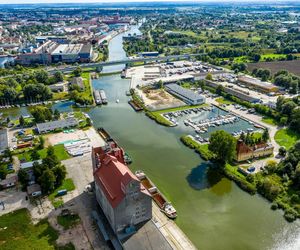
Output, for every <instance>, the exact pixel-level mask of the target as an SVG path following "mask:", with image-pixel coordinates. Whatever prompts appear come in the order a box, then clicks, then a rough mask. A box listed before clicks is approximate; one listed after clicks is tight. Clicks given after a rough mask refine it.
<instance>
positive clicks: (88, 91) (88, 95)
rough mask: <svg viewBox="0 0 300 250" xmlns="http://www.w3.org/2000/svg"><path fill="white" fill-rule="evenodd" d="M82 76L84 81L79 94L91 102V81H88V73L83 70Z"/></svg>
mask: <svg viewBox="0 0 300 250" xmlns="http://www.w3.org/2000/svg"><path fill="white" fill-rule="evenodd" d="M81 76H82V78H83V83H84V92H80V94H81V95H82V96H83V97H84V98H86V99H88V100H90V102H91V103H93V102H94V98H93V94H92V87H91V81H90V73H88V72H84V73H82V74H81Z"/></svg>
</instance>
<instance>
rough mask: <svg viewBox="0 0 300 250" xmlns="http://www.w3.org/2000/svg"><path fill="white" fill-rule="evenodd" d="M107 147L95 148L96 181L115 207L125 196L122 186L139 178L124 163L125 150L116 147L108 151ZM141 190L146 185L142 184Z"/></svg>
mask: <svg viewBox="0 0 300 250" xmlns="http://www.w3.org/2000/svg"><path fill="white" fill-rule="evenodd" d="M104 150H105V149H102V148H101V147H100V148H93V154H94V155H95V157H96V161H97V166H96V167H97V169H96V170H95V172H94V175H95V180H96V183H97V184H98V185H99V186H100V187H101V189H102V191H103V192H104V193H105V196H106V198H107V200H108V201H109V202H110V204H111V206H112V207H113V208H115V207H117V206H118V204H119V203H120V202H121V201H122V200H123V198H124V197H125V193H124V191H123V190H122V186H126V185H127V184H128V183H130V182H131V181H138V182H139V180H138V178H137V177H136V176H135V175H134V174H133V173H132V172H131V171H130V169H129V168H128V167H127V166H126V165H125V164H124V159H123V150H122V149H120V148H116V149H115V150H113V151H111V152H109V153H107V152H105V151H104ZM141 191H144V187H143V186H142V185H141Z"/></svg>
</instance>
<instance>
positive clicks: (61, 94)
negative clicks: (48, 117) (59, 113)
mask: <svg viewBox="0 0 300 250" xmlns="http://www.w3.org/2000/svg"><path fill="white" fill-rule="evenodd" d="M68 98H69V94H68V93H67V92H57V93H53V96H52V100H53V101H56V100H63V99H68Z"/></svg>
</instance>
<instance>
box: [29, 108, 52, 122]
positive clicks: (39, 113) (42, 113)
mask: <svg viewBox="0 0 300 250" xmlns="http://www.w3.org/2000/svg"><path fill="white" fill-rule="evenodd" d="M30 113H31V115H32V116H33V118H34V120H35V122H36V123H39V122H45V121H51V120H52V110H51V109H49V108H47V107H44V106H36V107H34V108H32V109H31V110H30Z"/></svg>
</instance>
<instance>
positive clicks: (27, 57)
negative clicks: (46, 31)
mask: <svg viewBox="0 0 300 250" xmlns="http://www.w3.org/2000/svg"><path fill="white" fill-rule="evenodd" d="M56 47H57V43H55V42H53V41H47V42H45V43H43V44H42V45H41V46H39V47H38V48H33V47H31V48H30V52H28V53H22V54H19V55H18V57H17V59H16V63H18V64H21V65H32V64H50V63H51V62H52V57H51V52H52V51H54V50H55V48H56Z"/></svg>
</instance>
